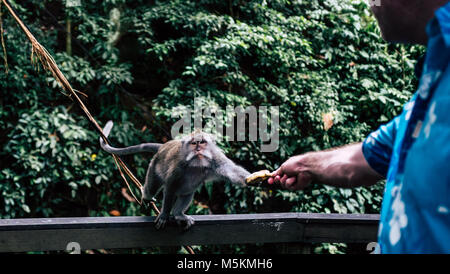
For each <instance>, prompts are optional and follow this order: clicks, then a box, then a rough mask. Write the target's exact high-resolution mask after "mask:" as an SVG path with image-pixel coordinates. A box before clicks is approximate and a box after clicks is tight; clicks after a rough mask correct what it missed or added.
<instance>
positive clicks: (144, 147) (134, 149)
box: [100, 121, 162, 155]
mask: <svg viewBox="0 0 450 274" xmlns="http://www.w3.org/2000/svg"><path fill="white" fill-rule="evenodd" d="M113 125H114V124H113V122H112V121H108V122H107V123H106V125H105V128H104V129H103V133H104V134H105V137H108V135H109V133H110V132H111V129H112V127H113ZM100 146H101V147H102V149H103V150H105V151H106V152H109V153H113V154H116V155H128V154H135V153H139V152H157V151H158V150H159V148H160V147H161V146H162V144H157V143H144V144H140V145H135V146H129V147H124V148H115V147H112V146H110V145H108V144H106V143H105V141H104V140H103V139H102V138H101V137H100Z"/></svg>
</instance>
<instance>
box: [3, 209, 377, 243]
mask: <svg viewBox="0 0 450 274" xmlns="http://www.w3.org/2000/svg"><path fill="white" fill-rule="evenodd" d="M192 217H193V218H194V220H195V225H194V226H193V227H192V228H191V229H190V230H188V231H182V230H181V229H180V228H178V227H176V225H171V226H169V227H167V228H166V229H164V230H159V231H158V230H156V229H155V228H154V219H155V217H86V218H37V219H3V220H0V252H24V251H44V250H65V249H66V246H67V244H68V243H70V242H77V243H79V244H80V246H81V248H82V249H99V248H138V247H151V246H180V245H205V244H231V243H302V242H304V243H315V242H333V243H337V242H349V243H354V242H360V243H366V242H367V243H368V242H372V241H375V240H376V235H377V227H378V220H379V215H353V214H349V215H347V214H345V215H344V214H305V213H270V214H238V215H232V214H230V215H197V216H192Z"/></svg>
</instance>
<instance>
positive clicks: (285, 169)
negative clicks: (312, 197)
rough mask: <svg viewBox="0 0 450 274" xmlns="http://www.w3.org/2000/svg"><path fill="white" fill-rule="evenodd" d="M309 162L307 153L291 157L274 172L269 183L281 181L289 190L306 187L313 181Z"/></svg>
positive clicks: (282, 185)
mask: <svg viewBox="0 0 450 274" xmlns="http://www.w3.org/2000/svg"><path fill="white" fill-rule="evenodd" d="M308 162H309V161H307V159H306V155H298V156H294V157H291V158H289V160H287V161H286V162H284V163H283V164H282V165H281V167H280V168H279V169H277V170H276V171H275V172H274V173H273V176H272V177H271V178H269V179H268V183H269V184H274V183H279V184H280V185H281V187H283V188H285V189H288V190H302V189H304V188H306V187H307V186H309V185H310V184H311V181H312V174H311V172H310V171H309V167H308Z"/></svg>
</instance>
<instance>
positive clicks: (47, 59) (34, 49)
mask: <svg viewBox="0 0 450 274" xmlns="http://www.w3.org/2000/svg"><path fill="white" fill-rule="evenodd" d="M1 1H2V2H0V4H1V3H3V4H5V6H6V8H7V9H8V11H9V13H10V14H11V15H12V17H13V18H14V19H15V21H16V22H17V23H18V24H19V26H20V28H21V29H22V30H23V32H24V33H25V35H26V36H27V38H28V40H30V42H31V62H32V63H33V64H36V65H37V60H39V62H40V63H41V64H42V66H43V68H44V70H46V71H50V72H51V73H52V75H53V77H54V78H55V79H56V81H57V82H58V83H59V84H60V85H61V87H62V88H63V90H64V91H66V92H67V93H68V94H66V95H67V96H68V97H69V98H71V99H72V97H73V98H75V101H76V102H77V103H78V104H79V106H80V107H81V109H82V110H83V112H84V113H85V114H86V116H87V118H88V120H89V121H90V122H91V124H92V125H94V128H95V129H96V130H97V132H98V133H99V134H100V136H101V138H102V139H103V140H104V141H105V143H107V144H110V143H109V140H108V138H107V137H106V136H105V135H104V133H103V130H102V128H101V127H100V126H99V124H98V123H97V121H96V120H95V119H94V117H93V116H92V115H91V113H90V112H89V110H88V108H87V107H86V106H85V104H84V103H83V101H82V100H81V99H80V97H79V96H78V94H77V92H78V91H76V90H74V89H73V88H72V86H71V85H70V83H69V81H68V80H67V78H66V77H65V76H64V74H63V73H62V72H61V70H60V69H59V67H58V65H57V64H56V62H55V60H54V59H53V57H52V56H51V55H50V53H49V52H48V51H47V50H46V49H45V48H44V46H42V45H41V44H40V43H39V42H38V41H37V39H36V38H35V37H34V35H33V34H32V33H31V32H30V30H29V29H28V27H27V26H26V25H25V24H24V23H23V22H22V20H21V19H20V18H19V17H18V16H17V14H16V12H15V10H14V9H13V8H12V6H11V5H10V3H9V1H8V0H1ZM0 8H1V5H0ZM0 12H1V11H0ZM0 31H1V34H2V39H1V41H2V46H3V49H4V51H6V50H5V46H4V42H3V26H2V24H1V20H0ZM5 53H6V52H5ZM33 57H34V58H33ZM4 58H5V60H6V54H5V57H4ZM5 62H6V61H5ZM72 100H73V99H72ZM112 156H113V158H114V162H115V164H116V166H117V168H118V170H119V172H120V176H121V177H122V179H123V180H124V182H125V184H126V185H127V187H128V190H129V191H130V193H131V194H132V196H133V198H134V199H135V200H136V202H137V203H138V204H139V205H141V206H142V204H143V203H142V202H141V201H140V200H139V199H137V198H136V196H135V195H134V193H133V191H132V189H131V187H130V184H129V183H128V180H127V179H126V177H125V175H124V172H125V173H126V174H127V175H128V177H129V178H130V179H131V180H132V181H133V183H134V184H135V185H136V186H137V187H138V188H139V189H140V190H141V195H142V194H143V193H142V189H143V188H142V184H141V183H140V182H139V180H138V179H137V178H136V176H134V174H133V173H132V172H131V171H130V169H129V168H128V167H127V166H126V165H125V163H124V162H123V161H122V159H121V158H120V157H119V156H117V155H115V154H112ZM122 169H123V170H122ZM150 204H151V205H152V208H153V210H154V211H155V212H156V213H157V214H159V213H160V211H159V209H158V207H157V206H156V204H155V203H154V202H153V201H151V202H150ZM183 247H184V248H185V249H186V250H187V251H188V252H189V253H190V254H194V251H193V250H192V248H191V247H189V246H183Z"/></svg>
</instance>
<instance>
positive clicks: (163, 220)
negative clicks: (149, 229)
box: [155, 214, 169, 229]
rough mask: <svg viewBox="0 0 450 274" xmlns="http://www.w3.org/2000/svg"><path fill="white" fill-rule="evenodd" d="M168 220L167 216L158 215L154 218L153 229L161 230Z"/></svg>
mask: <svg viewBox="0 0 450 274" xmlns="http://www.w3.org/2000/svg"><path fill="white" fill-rule="evenodd" d="M168 220H169V216H165V215H161V214H159V215H158V217H156V220H155V227H156V229H161V228H164V227H165V226H166V223H167V221H168Z"/></svg>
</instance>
